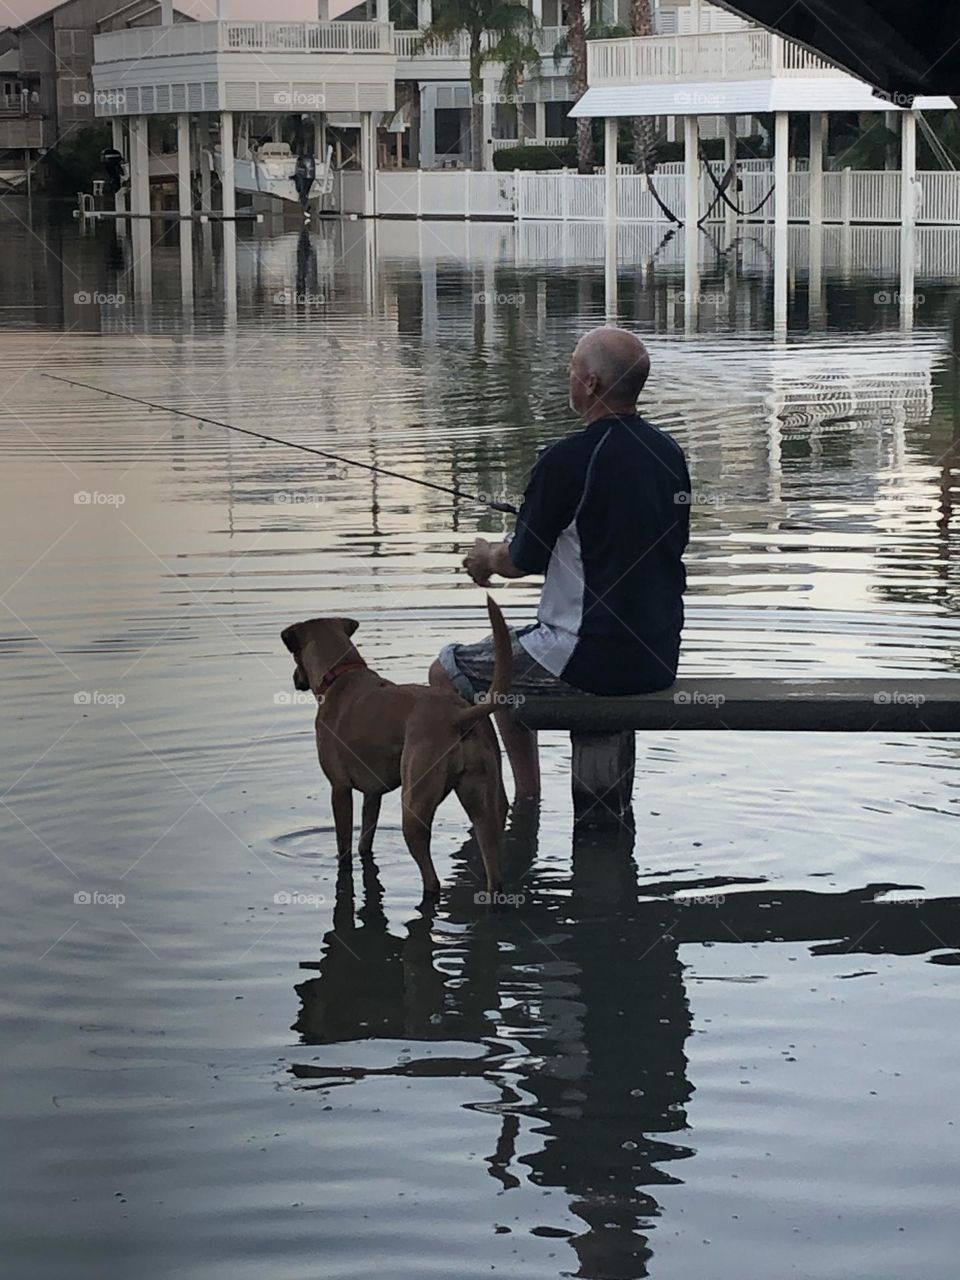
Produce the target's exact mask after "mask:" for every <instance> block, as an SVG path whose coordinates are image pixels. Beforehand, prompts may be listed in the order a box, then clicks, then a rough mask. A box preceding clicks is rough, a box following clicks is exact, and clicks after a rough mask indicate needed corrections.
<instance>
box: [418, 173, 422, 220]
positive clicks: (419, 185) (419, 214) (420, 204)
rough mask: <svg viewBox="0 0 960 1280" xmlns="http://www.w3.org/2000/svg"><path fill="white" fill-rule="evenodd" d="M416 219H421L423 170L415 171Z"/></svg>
mask: <svg viewBox="0 0 960 1280" xmlns="http://www.w3.org/2000/svg"><path fill="white" fill-rule="evenodd" d="M417 217H418V218H422V217H423V170H422V169H420V168H418V169H417Z"/></svg>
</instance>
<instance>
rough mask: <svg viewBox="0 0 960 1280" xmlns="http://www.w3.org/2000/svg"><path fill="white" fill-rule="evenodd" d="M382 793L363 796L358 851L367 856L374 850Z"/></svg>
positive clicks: (362, 855)
mask: <svg viewBox="0 0 960 1280" xmlns="http://www.w3.org/2000/svg"><path fill="white" fill-rule="evenodd" d="M382 799H383V796H381V795H379V794H378V795H365V796H364V797H363V813H362V815H361V818H360V844H359V846H358V849H357V852H358V853H359V854H360V855H361V857H364V858H365V857H366V856H367V855H368V854H370V853H372V852H373V837H374V835H375V833H376V830H377V822H378V820H379V818H380V801H381V800H382Z"/></svg>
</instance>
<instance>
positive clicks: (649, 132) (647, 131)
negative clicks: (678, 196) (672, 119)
mask: <svg viewBox="0 0 960 1280" xmlns="http://www.w3.org/2000/svg"><path fill="white" fill-rule="evenodd" d="M630 30H631V31H632V33H633V34H634V35H635V36H651V35H653V12H652V10H651V5H650V0H631V3H630ZM656 148H657V122H656V119H655V118H654V117H653V116H638V117H637V118H636V119H635V120H634V121H633V163H634V164H635V165H636V167H637V168H638V169H639V170H640V172H641V173H653V171H654V169H655V168H656V160H657V150H656Z"/></svg>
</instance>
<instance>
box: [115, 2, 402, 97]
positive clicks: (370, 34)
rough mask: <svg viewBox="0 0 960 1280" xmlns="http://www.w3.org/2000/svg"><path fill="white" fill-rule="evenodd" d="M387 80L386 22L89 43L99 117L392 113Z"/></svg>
mask: <svg viewBox="0 0 960 1280" xmlns="http://www.w3.org/2000/svg"><path fill="white" fill-rule="evenodd" d="M345 55H349V56H345ZM395 80H396V58H395V57H394V52H393V26H392V25H391V24H390V23H389V22H345V21H344V22H340V21H335V22H240V21H233V20H230V21H223V22H184V23H175V24H174V25H173V26H162V27H132V28H130V29H129V30H126V31H109V32H105V33H104V34H103V35H98V36H97V37H96V39H95V41H94V66H93V83H94V91H95V92H94V104H95V109H96V113H97V115H98V116H108V117H111V116H112V117H117V116H149V115H180V114H184V113H188V112H198V111H199V112H207V113H210V112H218V111H259V112H263V111H270V112H276V110H277V108H278V106H281V105H283V104H286V105H287V106H288V108H289V106H293V107H301V109H303V110H312V111H318V112H319V111H327V112H334V111H347V112H354V111H393V110H395V103H396V96H395V89H394V85H395Z"/></svg>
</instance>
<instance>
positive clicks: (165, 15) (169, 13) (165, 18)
mask: <svg viewBox="0 0 960 1280" xmlns="http://www.w3.org/2000/svg"><path fill="white" fill-rule="evenodd" d="M160 25H161V26H163V27H172V26H173V0H160Z"/></svg>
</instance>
